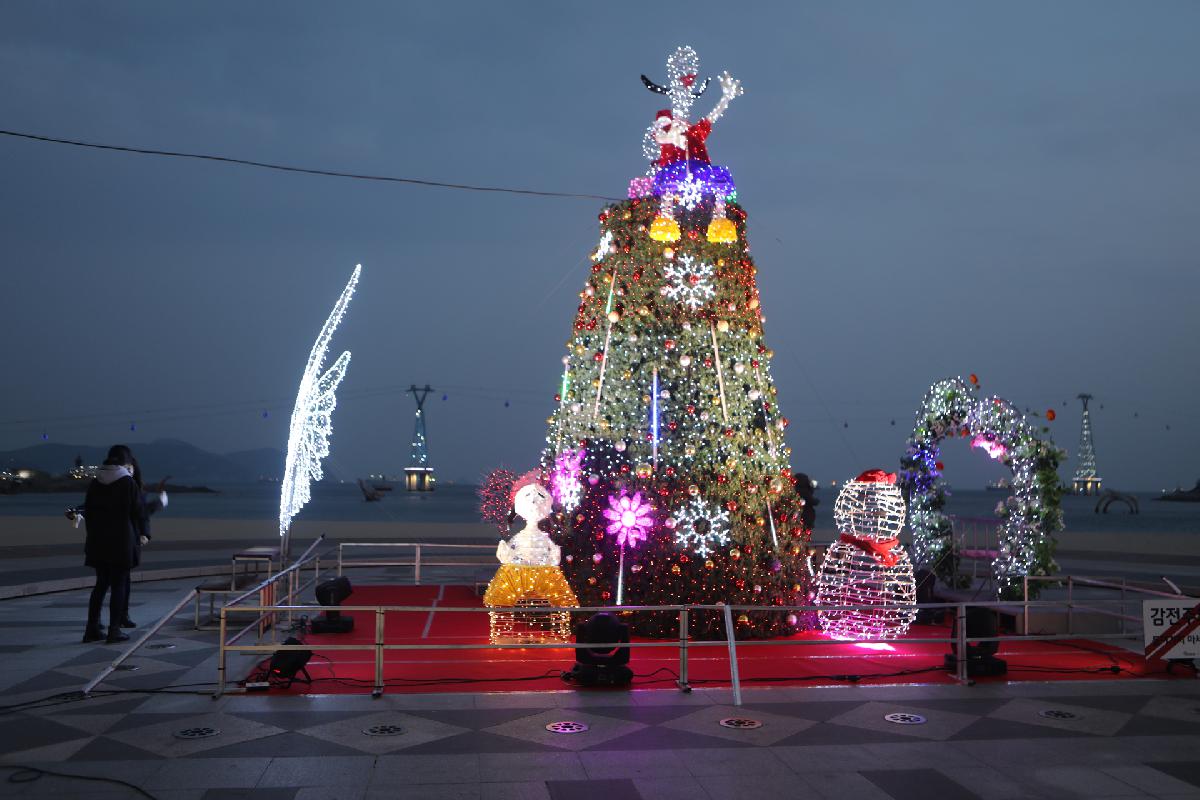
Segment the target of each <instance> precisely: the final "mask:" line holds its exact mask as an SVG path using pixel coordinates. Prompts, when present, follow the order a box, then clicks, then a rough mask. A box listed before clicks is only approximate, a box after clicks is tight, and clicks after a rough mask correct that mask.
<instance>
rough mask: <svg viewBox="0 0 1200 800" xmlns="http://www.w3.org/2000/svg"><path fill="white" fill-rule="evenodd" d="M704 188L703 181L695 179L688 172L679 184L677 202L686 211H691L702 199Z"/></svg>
mask: <svg viewBox="0 0 1200 800" xmlns="http://www.w3.org/2000/svg"><path fill="white" fill-rule="evenodd" d="M704 189H705V185H704V182H703V181H698V180H696V177H695V176H694V175H691V174H689V175H688V176H687V178H685V179H684V180H683V181H681V182H680V184H679V202H680V203H681V204H683V206H684V207H685V208H687V210H688V211H691V210H692V209H693V208H695V207H696V206H697V205H699V203H700V201H701V200H703V199H704Z"/></svg>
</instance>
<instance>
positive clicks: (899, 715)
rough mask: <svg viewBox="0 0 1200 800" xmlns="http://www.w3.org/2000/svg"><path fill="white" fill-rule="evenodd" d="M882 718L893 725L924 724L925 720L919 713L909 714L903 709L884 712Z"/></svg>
mask: <svg viewBox="0 0 1200 800" xmlns="http://www.w3.org/2000/svg"><path fill="white" fill-rule="evenodd" d="M883 718H884V719H886V720H887V721H888V722H891V723H893V724H895V725H924V724H925V721H926V720H925V718H924V717H922V716H921V715H920V714H909V713H907V712H904V711H898V712H896V713H894V714H884V715H883Z"/></svg>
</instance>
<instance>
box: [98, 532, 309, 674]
mask: <svg viewBox="0 0 1200 800" xmlns="http://www.w3.org/2000/svg"><path fill="white" fill-rule="evenodd" d="M323 541H325V535H324V534H322V535H321V536H319V537H318V538H317V539H316V541H314V542H313V543H312V544H311V545H309V547H308V549H307V550H305V551H304V553H303V555H301V556H300V558H299V559H298V560H297V561H296V563H295V564H293V565H292V566H290V567H288V568H287V569H285V570H281V571H280V572H278V573H276V574H275V575H271V576H269V577H267V578H266V580H264V581H262V582H261V583H259V584H258V585H257V586H255V587H254V588H252V589H249V590H247V591H246V592H245V593H243V594H242V595H240V596H239V597H237V598H235V599H234V600H233V601H231V603H230V604H229V605H232V604H233V603H236V602H238V601H240V600H244V599H245V598H247V597H249V596H250V595H252V594H254V593H255V592H259V591H261V590H262V589H263V588H264V587H266V586H270V585H273V583H274V582H275V581H277V580H278V579H279V578H280V577H283V576H284V575H287V576H288V591H287V594H286V595H285V598H286V599H287V601H288V604H289V605H290V604H291V603H293V602H294V601H295V598H296V595H297V594H299V593H300V592H302V591H304V590H305V588H306V587H301V586H298V585H297V584H298V581H295V580H294V579H295V576H296V575H297V574H298V572H297V570H298V569H299V568H300V567H301V566H302V565H303V564H304V563H306V561H308V560H313V559H315V558H316V557H315V556H312V552H313V550H315V549H316V548H317V545H319V544H321V542H323ZM318 569H319V566H318ZM314 582H315V578H314ZM197 597H198V592H197V590H196V589H191V590H190V591H189V592H188V593H187V594H186V595H184V596H183V598H182V599H181V600H180V601H179V602H178V603H176V604H175V605H174V606H172V608H171V610H170V611H168V612H167V613H166V614H164V615H163V616H162V617H161V618H160V619H159V620H158V621H157V622H155V623H154V624H153V625H151V626H150V627H149V628H148V629H146V631H145V632H144V633H143V634H142V635H141V636H139V637H138V639H137V641H135V642H134V643H133V644H131V645H129V646H128V647H127V648H126V649H125V650H124V651H122V652H121V654H120V655H118V656H117V657H116V658H115V659H113V660H112V662H111V663H110V664H109V665H108V666H107V667H105V668H104V669H103V670H102V671H101V672H100V674H99V675H97V676H96V677H95V678H92V679H91V680H90V681H88V682H87V684H85V685H84V687H83V690H82V691H83V694H85V695H87V694H90V693H91V692H92V690H94V689H95V688H96V687H97V686H98V685H99V684H100V683H101V681H103V680H104V679H105V678H107V677H108V676H109V675H111V674H112V673H113V672H114V671H115V670H116V669H117V668H118V667H120V666H121V665H122V664H124V663H125V661H126V660H127V659H128V658H129V657H130V656H132V655H133V654H134V653H136V652H137V651H138V650H140V649H141V647H142V646H143V645H144V644H146V642H148V641H150V639H151V638H153V637H154V636H155V634H157V633H158V632H159V631H160V630H162V629H163V627H164V626H165V625H166V624H167V623H168V622H170V621H171V620H172V619H174V618H175V616H176V615H177V614H178V613H179V612H180V611H182V610H183V609H184V608H185V607H186V606H187V605H188V603H191V602H193V601H195V600H196V599H197ZM224 618H225V609H224V608H222V610H221V619H222V622H223V621H224ZM260 618H261V616H260ZM255 624H257V620H256V621H255V622H254V623H251V625H250V627H251V628H253V627H254V625H255ZM223 633H224V632H223V631H222V634H223ZM222 639H224V635H222Z"/></svg>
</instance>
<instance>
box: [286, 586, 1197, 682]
mask: <svg viewBox="0 0 1200 800" xmlns="http://www.w3.org/2000/svg"><path fill="white" fill-rule="evenodd" d="M344 604H345V605H347V606H349V605H355V606H375V605H381V606H433V607H434V610H433V611H421V612H390V613H388V614H387V615H386V617H385V634H386V638H385V641H386V643H387V644H389V645H397V644H405V645H421V646H423V647H429V646H431V645H460V644H461V645H474V646H476V647H478V646H479V645H486V644H487V643H488V615H487V614H486V613H478V612H455V611H448V610H442V609H450V608H482V601H481V599H480V598H479V597H478V596H477V595H476V594H475V592H474V591H473V590H472V589H471V588H470V587H467V586H356V587H355V588H354V594H353V596H352V597H350V598H349V599H347V600H346V601H345V603H344ZM343 613H344V614H346V615H348V616H352V617H354V622H355V625H354V631H353V632H351V633H347V634H308V635H307V637H306V643H307V644H308V645H310V646H311V648H312V651H313V657H312V659H311V660H310V661H309V662H308V667H307V668H308V672H309V674H310V675H311V676H312V678H313V683H312V684H311V686H310V685H305V684H303V683H300V682H295V683H293V684H292V686H291V687H290V688H289V689H288V690H287V691H291V692H293V693H300V694H334V693H365V692H368V691H370V689H371V687H372V685H373V684H374V674H375V659H374V652H373V649H364V650H330V649H327V648H323V646H328V645H346V644H363V645H370V644H373V643H374V635H375V615H374V613H372V612H343ZM949 635H950V630H949V627H948V626H938V625H930V626H913V627H912V629H911V630H910V634H909V638H913V639H921V638H934V637H947V638H948V637H949ZM789 640H793V641H807V642H812V644H797V645H794V646H781V645H755V644H754V643H752V642H739V643H738V648H737V652H738V668H739V671H740V678H741V682H742V686H743V687H751V686H801V685H802V686H818V685H835V684H842V685H844V684H847V683H851V682H855V683H860V684H895V683H927V684H936V683H954V676H953V675H952V674H951V673H948V672H946V671H945V670H944V668H943V664H942V659H943V656H944V654H945V653H947V652H948V646H947V645H946V644H942V643H921V642H907V641H905V640H904V639H900V640H898V641H896V642H894V643H893V644H890V645H885V646H879V645H872V646H870V647H868V646H865V645H857V644H853V643H848V642H835V641H831V640H829V639H827V638H826V637H824V636H823V635H821V634H819V633H811V632H808V633H800V634H797V635H795V636H793V637H789ZM635 641H649V640H635ZM775 641H785V640H775ZM384 655H385V659H384V682H385V684H386V686H387V691H388V692H405V691H408V692H431V691H434V692H436V691H473V692H503V691H545V690H553V689H563V688H566V687H567V684H565V683H564V682H563V681H562V680H561V678H560V677H559V674H560V672H561V671H563V670H567V669H570V667H571V666H572V664H574V661H575V657H574V652H573V650H572V649H571V648H570V647H563V648H553V649H549V648H547V649H529V648H524V649H510V650H497V649H486V648H482V649H469V650H443V649H436V648H431V649H419V650H387V651H385V653H384ZM997 655H998V656H999V657H1000V658H1002V659H1004V660H1005V661H1007V662H1008V674H1007V675H1005V676H1002V677H997V678H980V679H978V680H980V681H981V682H983V681H1049V680H1121V679H1128V678H1145V677H1150V676H1153V677H1169V676H1168V675H1167V673H1166V671H1165V669H1164V665H1163V664H1162V663H1161V662H1150V663H1149V664H1147V662H1146V661H1145V660H1144V659H1142V658H1141V657H1140V656H1139V655H1137V654H1135V653H1131V652H1129V651H1126V650H1121V649H1119V648H1115V647H1112V646H1111V645H1107V644H1101V643H1098V642H1091V641H1087V640H1085V639H1073V640H1069V641H1068V640H1063V641H1055V642H1048V641H1022V640H1020V639H1019V638H1014V639H1012V640H1011V641H1002V642H1001V643H1000V650H999V652H998V653H997ZM630 666H631V667H632V668H633V670H634V673H635V674H636V675H637V676H638V677H636V678H635V679H634V687H635V688H638V687H641V688H655V687H658V688H669V687H671V686H673V685H674V683H675V675H676V672H677V670H678V669H679V653H678V648H677V647H676V646H671V647H664V648H648V647H647V648H634V649H633V654H632V659H631V661H630ZM1184 672H1187V673H1188V674H1187V677H1192V675H1191V671H1190V670H1176V674H1178V675H1180V676H1181V677H1182V674H1183V673H1184ZM688 679H689V682H690V683H691V685H693V686H728V685H729V683H730V671H729V656H728V648H727V645H726V644H725V642H712V643H699V642H692V643H691V645H690V647H689V650H688ZM601 691H603V690H601Z"/></svg>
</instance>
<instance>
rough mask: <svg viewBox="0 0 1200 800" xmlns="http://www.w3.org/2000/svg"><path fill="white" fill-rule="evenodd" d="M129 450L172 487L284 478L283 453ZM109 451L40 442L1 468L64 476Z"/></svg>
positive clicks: (168, 443) (157, 444)
mask: <svg viewBox="0 0 1200 800" xmlns="http://www.w3.org/2000/svg"><path fill="white" fill-rule="evenodd" d="M130 447H131V448H133V452H134V455H136V456H137V460H138V464H140V465H141V467H142V472H143V473H144V474H145V478H146V480H147V481H157V480H159V479H160V478H164V477H166V476H167V475H170V476H171V483H176V484H189V485H192V484H212V483H247V482H250V481H256V480H258V479H259V478H260V477H271V478H278V477H279V476H280V475H282V474H283V458H284V454H283V453H281V452H280V451H278V450H273V449H270V448H263V449H260V450H242V451H239V452H236V453H228V454H225V455H220V454H217V453H210V452H208V451H207V450H201V449H200V448H199V447H196V446H195V445H192V444H189V443H187V442H182V441H179V440H178V439H159V440H157V441H153V442H140V443H137V442H135V443H131V444H130ZM107 452H108V447H107V446H104V447H96V446H92V445H74V444H39V445H34V446H33V447H24V448H21V449H20V450H7V451H0V467H3V468H5V469H15V468H21V467H25V468H29V469H36V470H41V471H43V472H49V473H51V474H53V475H61V474H62V473H64V472H66V471H67V470H69V469H70V468H71V467H72V466H74V464H75V456H76V455H78V456H79V457H80V458H82V459H83V462H84V464H89V465H90V464H99V463H100V462H101V461H103V460H104V456H105V454H106V453H107Z"/></svg>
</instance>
